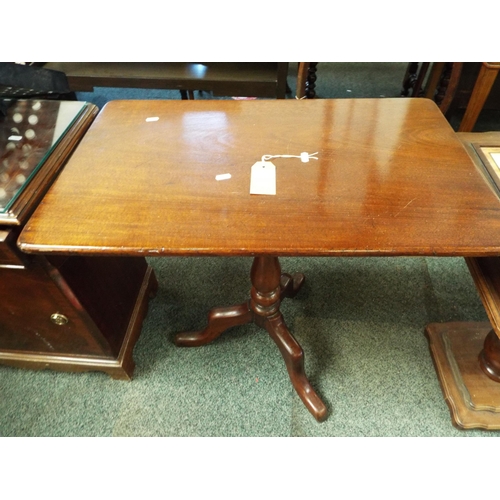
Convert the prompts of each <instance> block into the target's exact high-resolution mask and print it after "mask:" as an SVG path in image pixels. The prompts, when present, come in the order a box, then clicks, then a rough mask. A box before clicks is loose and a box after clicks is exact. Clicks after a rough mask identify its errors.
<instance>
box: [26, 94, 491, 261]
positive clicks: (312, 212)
mask: <svg viewBox="0 0 500 500" xmlns="http://www.w3.org/2000/svg"><path fill="white" fill-rule="evenodd" d="M301 152H308V153H315V152H317V153H318V154H317V156H318V160H310V161H309V162H308V163H303V162H301V160H300V159H297V158H276V159H273V160H272V162H273V163H274V164H275V165H276V179H277V180H276V195H275V196H272V195H271V196H268V195H252V194H250V190H249V189H250V170H251V167H252V165H253V164H254V163H255V162H257V161H260V160H261V157H262V156H263V155H268V154H269V155H300V153H301ZM220 174H231V178H230V179H227V180H223V181H217V180H216V176H217V175H220ZM19 246H20V248H21V249H22V250H24V251H26V252H44V253H46V252H56V253H82V254H108V253H109V254H115V255H151V256H153V255H197V254H199V255H258V254H260V255H277V256H286V255H304V256H327V255H442V256H451V255H463V256H481V255H497V254H500V201H499V199H498V197H497V196H496V194H495V193H494V192H493V190H492V189H491V187H490V186H489V185H488V184H487V182H486V181H485V180H484V178H483V176H482V174H481V173H480V172H479V170H478V169H477V167H476V166H475V165H474V163H473V161H472V160H471V159H470V157H469V156H468V154H467V152H466V151H465V149H464V147H463V145H462V144H461V143H460V141H459V140H458V139H457V137H456V134H455V133H454V131H453V129H452V128H451V126H450V125H449V124H448V122H447V121H446V119H445V118H444V116H443V115H442V113H441V112H440V111H439V109H438V108H437V106H436V105H435V104H434V103H433V102H432V101H430V100H427V99H412V98H394V99H390V98H385V99H314V100H255V101H233V100H227V101H223V100H198V101H196V100H194V101H181V100H179V101H155V100H150V101H112V102H109V103H108V104H107V105H106V106H105V107H104V108H103V110H102V111H101V113H100V114H99V116H98V117H97V118H96V120H95V121H94V123H93V125H92V126H91V128H90V129H89V131H88V132H87V134H86V135H85V137H84V138H83V140H82V142H81V143H80V145H79V147H78V148H77V150H76V151H75V153H74V154H73V156H72V157H71V159H70V160H69V162H68V164H67V165H66V167H65V169H64V171H63V172H62V174H61V175H60V177H59V178H58V180H57V181H56V182H55V184H54V185H53V186H52V188H51V190H50V191H49V193H48V194H47V195H46V196H45V198H44V200H43V201H42V203H41V204H40V206H39V207H38V209H37V210H36V212H35V213H34V215H33V217H32V218H31V219H30V221H29V222H28V223H27V225H26V227H25V229H24V231H23V233H22V234H21V236H20V239H19Z"/></svg>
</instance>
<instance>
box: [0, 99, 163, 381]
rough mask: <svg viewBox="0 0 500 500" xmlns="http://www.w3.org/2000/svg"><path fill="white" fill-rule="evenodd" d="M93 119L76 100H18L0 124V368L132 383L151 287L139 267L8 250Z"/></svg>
mask: <svg viewBox="0 0 500 500" xmlns="http://www.w3.org/2000/svg"><path fill="white" fill-rule="evenodd" d="M96 115H97V108H96V107H95V106H94V105H90V104H85V103H81V102H80V103H78V102H70V101H64V102H58V101H43V100H18V101H10V102H9V104H8V113H7V116H5V117H3V118H0V144H1V147H0V151H1V159H0V283H1V287H0V363H1V364H4V365H11V366H16V367H24V368H52V369H59V370H71V371H81V370H102V371H105V372H107V373H109V374H110V375H112V376H113V377H114V378H123V379H130V377H131V376H132V371H133V367H134V362H133V359H132V349H133V347H134V343H135V341H136V339H137V337H138V335H139V333H140V327H141V323H142V320H143V318H144V316H145V314H146V309H147V300H148V295H149V293H151V292H152V291H153V290H154V288H155V285H156V282H155V278H154V275H153V273H152V270H151V268H150V267H149V266H147V264H146V261H145V259H144V258H128V259H126V258H111V259H108V258H105V257H101V258H95V259H88V258H84V257H80V256H75V257H57V256H53V255H50V254H49V255H37V256H29V255H26V254H23V253H22V252H20V251H19V249H18V248H17V245H16V240H17V237H18V235H19V233H20V231H21V230H22V228H23V227H24V224H25V223H26V221H27V219H28V217H29V216H30V215H31V213H32V212H33V210H34V209H35V207H36V206H37V205H38V204H39V203H41V200H42V197H43V195H44V194H45V192H46V190H47V189H48V187H49V185H50V184H51V183H52V182H53V181H54V179H55V178H56V176H57V174H58V173H59V171H60V170H61V169H62V168H63V166H64V164H65V162H66V161H67V159H68V158H69V157H70V156H71V154H72V152H73V150H74V149H75V147H76V146H77V144H78V142H79V141H80V140H81V138H82V137H83V135H84V134H85V132H86V131H87V129H88V127H89V126H90V124H91V123H92V121H93V119H94V118H95V116H96ZM62 210H63V211H64V208H62ZM81 210H82V212H84V211H85V208H84V207H81ZM55 231H57V228H55Z"/></svg>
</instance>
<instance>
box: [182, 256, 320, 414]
mask: <svg viewBox="0 0 500 500" xmlns="http://www.w3.org/2000/svg"><path fill="white" fill-rule="evenodd" d="M251 280H252V289H251V292H250V296H251V298H250V300H249V301H247V302H245V303H243V304H238V305H236V306H232V307H217V308H214V309H212V310H211V311H210V313H209V315H208V325H207V327H206V328H205V329H204V330H201V331H198V332H184V333H179V334H178V335H177V336H176V338H175V343H176V345H178V346H180V347H195V346H201V345H205V344H208V343H209V342H211V341H212V340H215V339H216V338H217V337H219V336H220V335H221V334H222V333H223V332H224V331H225V330H227V329H228V328H231V327H233V326H237V325H243V324H246V323H252V322H253V323H255V324H257V325H258V326H259V327H261V328H263V329H265V330H267V332H268V333H269V335H270V336H271V338H272V339H273V340H274V342H275V343H276V345H277V346H278V349H279V350H280V352H281V355H282V356H283V359H284V361H285V365H286V367H287V370H288V374H289V376H290V380H291V382H292V385H293V387H294V388H295V390H296V391H297V394H298V395H299V396H300V398H301V399H302V401H303V403H304V404H305V405H306V407H307V409H308V410H309V411H310V412H311V413H312V415H313V416H314V418H316V420H318V421H319V422H320V421H322V420H324V419H325V418H326V416H327V411H326V406H325V405H324V403H323V401H321V399H320V398H319V396H318V395H317V394H316V392H315V391H314V389H313V388H312V386H311V384H310V383H309V380H308V379H307V377H306V374H305V370H304V352H303V350H302V348H301V347H300V345H299V343H298V342H297V341H296V340H295V338H294V337H293V335H292V334H291V333H290V331H289V330H288V327H287V326H286V324H285V321H284V319H283V315H282V314H281V312H280V303H281V300H282V299H284V298H287V297H294V296H295V295H296V294H297V293H298V291H299V290H300V287H301V286H302V283H303V281H304V275H303V274H300V273H296V274H294V275H293V276H291V275H289V274H283V275H282V274H281V266H280V263H279V260H278V258H277V257H255V258H254V261H253V265H252V270H251Z"/></svg>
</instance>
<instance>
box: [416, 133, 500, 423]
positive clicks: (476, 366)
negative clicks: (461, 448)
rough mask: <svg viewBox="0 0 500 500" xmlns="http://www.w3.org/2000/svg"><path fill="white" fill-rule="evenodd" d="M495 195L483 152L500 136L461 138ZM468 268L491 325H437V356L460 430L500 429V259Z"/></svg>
mask: <svg viewBox="0 0 500 500" xmlns="http://www.w3.org/2000/svg"><path fill="white" fill-rule="evenodd" d="M457 136H458V137H459V138H460V140H461V141H462V142H463V144H464V146H465V148H466V150H467V152H468V153H469V155H470V157H471V158H472V159H473V160H474V162H475V164H476V165H477V167H478V171H479V172H480V173H481V175H483V177H484V179H485V182H486V183H489V184H490V186H491V187H492V190H493V191H494V192H496V193H497V196H498V195H499V194H500V190H499V187H500V179H497V183H498V186H497V185H496V184H495V182H494V180H493V177H492V175H491V174H490V169H489V168H488V165H487V158H486V156H485V154H484V153H483V151H484V150H485V148H488V149H489V148H493V147H496V149H497V150H498V151H499V152H500V132H488V133H478V134H473V133H459V134H457ZM466 262H467V265H468V267H469V270H470V272H471V275H472V277H473V279H474V282H475V284H476V288H477V290H478V292H479V295H480V297H481V300H482V301H483V304H484V307H485V309H486V312H487V314H488V317H489V319H490V323H444V324H431V325H428V327H427V328H426V335H427V337H428V339H429V344H430V349H431V353H432V356H433V359H434V364H435V366H436V371H437V373H438V376H439V380H440V383H441V387H442V389H443V394H444V397H445V400H446V402H447V404H448V406H449V408H450V412H451V416H452V421H453V423H454V425H455V426H457V427H460V428H466V429H469V428H483V429H490V430H492V429H500V340H499V335H500V258H499V256H498V254H496V255H491V256H487V257H468V258H466Z"/></svg>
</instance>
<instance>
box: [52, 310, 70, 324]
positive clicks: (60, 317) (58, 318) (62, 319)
mask: <svg viewBox="0 0 500 500" xmlns="http://www.w3.org/2000/svg"><path fill="white" fill-rule="evenodd" d="M50 320H51V321H52V323H55V324H56V325H65V324H66V323H67V322H68V321H69V319H68V318H67V317H66V316H64V314H59V313H54V314H52V315H51V316H50Z"/></svg>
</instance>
